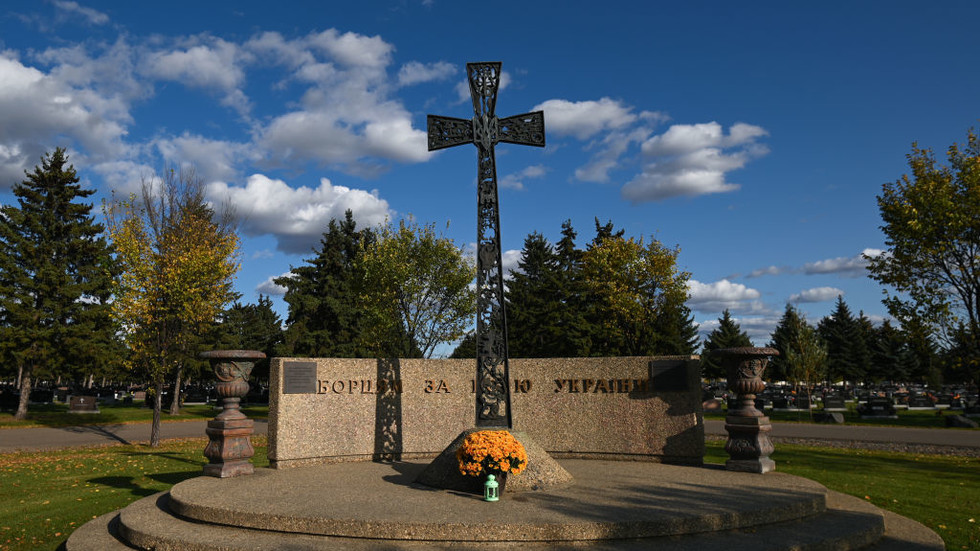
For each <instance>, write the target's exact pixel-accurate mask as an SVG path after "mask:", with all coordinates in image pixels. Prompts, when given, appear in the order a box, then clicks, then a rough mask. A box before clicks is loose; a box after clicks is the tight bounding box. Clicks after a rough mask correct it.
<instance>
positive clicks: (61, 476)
mask: <svg viewBox="0 0 980 551" xmlns="http://www.w3.org/2000/svg"><path fill="white" fill-rule="evenodd" d="M253 442H254V444H255V452H256V455H255V458H254V460H253V462H254V463H255V465H256V466H259V467H264V466H267V465H268V459H267V458H266V440H265V438H264V437H256V438H253ZM206 443H207V441H206V440H205V439H192V440H178V441H165V442H164V443H163V444H162V445H161V446H160V447H158V448H156V449H153V448H150V447H148V446H146V445H135V446H107V447H99V448H76V449H70V450H60V451H56V452H44V453H40V452H23V453H20V452H19V453H10V454H3V455H0V488H3V491H2V492H0V549H4V550H7V549H9V550H11V551H13V550H28V549H56V548H57V547H58V546H59V545H60V544H61V542H63V541H64V540H65V539H67V537H68V535H69V534H70V533H71V532H72V531H73V530H74V529H75V528H77V527H78V526H81V525H82V524H84V523H85V522H87V521H89V520H91V519H92V518H95V517H97V516H99V515H101V514H103V513H107V512H109V511H113V510H115V509H119V508H121V507H123V506H125V505H127V504H128V503H131V502H133V501H135V500H137V499H140V498H142V497H145V496H148V495H151V494H154V493H156V492H159V491H163V490H166V489H168V488H170V487H171V486H172V485H173V484H176V483H177V482H180V481H182V480H186V479H188V478H191V477H195V476H198V475H199V474H200V473H201V468H202V467H203V466H204V464H205V463H206V459H205V458H204V456H203V455H202V452H203V450H204V445H205V444H206ZM723 445H724V442H722V441H720V440H717V441H710V442H708V449H707V455H706V457H705V460H706V461H707V462H709V463H723V462H724V461H725V459H726V458H727V456H726V455H725V452H724V449H723ZM773 459H775V461H776V463H777V469H778V470H779V471H781V472H786V473H790V474H795V475H799V476H804V477H807V478H811V479H813V480H816V481H818V482H820V483H821V484H824V485H825V486H827V487H828V488H831V489H833V490H836V491H840V492H843V493H847V494H851V495H854V496H858V497H860V498H862V499H867V500H868V501H870V502H871V503H873V504H875V505H877V506H879V507H882V508H884V509H889V510H891V511H895V512H896V513H899V514H901V515H905V516H907V517H910V518H913V519H915V520H918V521H919V522H922V523H923V524H925V525H926V526H928V527H930V528H931V529H933V530H935V531H936V532H937V533H938V534H939V535H940V536H942V538H943V539H944V540H945V542H946V545H947V549H952V550H960V549H973V550H976V549H980V525H978V521H980V518H978V516H980V513H978V511H980V509H978V508H977V504H978V503H980V484H978V482H977V481H980V459H976V458H963V457H948V456H934V455H910V454H899V453H890V452H869V451H863V450H844V449H831V448H813V447H804V446H791V445H780V446H778V447H777V449H776V453H774V454H773ZM24 519H27V520H26V521H25V520H24Z"/></svg>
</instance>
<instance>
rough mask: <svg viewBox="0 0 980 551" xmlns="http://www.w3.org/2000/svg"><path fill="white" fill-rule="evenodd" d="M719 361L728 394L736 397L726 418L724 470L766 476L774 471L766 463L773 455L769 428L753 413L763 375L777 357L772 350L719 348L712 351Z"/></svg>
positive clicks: (772, 464) (771, 464) (771, 463)
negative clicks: (730, 393)
mask: <svg viewBox="0 0 980 551" xmlns="http://www.w3.org/2000/svg"><path fill="white" fill-rule="evenodd" d="M711 353H712V355H714V356H717V357H718V358H719V359H720V360H721V364H722V366H723V367H724V368H725V371H726V373H727V374H728V390H730V391H733V392H735V393H736V395H737V400H736V404H735V408H734V409H731V408H730V409H729V410H728V415H727V416H726V417H725V430H726V431H727V432H728V441H727V442H725V451H726V452H728V456H729V457H730V459H729V460H728V461H726V462H725V468H727V469H728V470H730V471H743V472H751V473H760V474H762V473H768V472H770V471H774V470H775V469H776V463H775V462H774V461H773V460H772V459H769V454H771V453H772V452H773V446H772V441H770V440H769V433H770V432H771V431H772V424H771V423H770V422H769V418H768V417H766V415H765V414H764V413H763V412H761V411H759V410H758V409H756V407H755V397H756V395H757V394H759V393H760V392H762V391H763V390H765V388H766V383H765V382H764V381H763V380H762V373H763V371H765V369H766V364H767V363H768V362H769V357H770V356H776V355H778V354H779V351H777V350H776V349H774V348H751V347H747V348H722V349H718V350H713V351H711Z"/></svg>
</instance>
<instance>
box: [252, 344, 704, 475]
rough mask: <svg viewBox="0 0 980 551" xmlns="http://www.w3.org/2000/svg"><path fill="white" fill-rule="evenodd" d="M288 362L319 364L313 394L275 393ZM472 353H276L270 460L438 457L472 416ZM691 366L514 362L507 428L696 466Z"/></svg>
mask: <svg viewBox="0 0 980 551" xmlns="http://www.w3.org/2000/svg"><path fill="white" fill-rule="evenodd" d="M294 362H295V363H298V364H302V363H308V362H316V378H317V383H316V389H315V390H316V391H317V392H313V393H288V394H287V393H283V392H282V390H283V380H284V377H289V376H290V373H289V369H290V364H291V363H294ZM473 362H474V360H471V359H469V360H423V359H400V360H371V359H338V358H318V359H308V358H296V359H290V358H275V359H273V361H272V365H271V372H270V382H271V385H272V388H271V391H270V412H269V459H270V461H271V462H272V464H273V465H274V466H275V467H276V468H284V467H291V466H300V465H309V464H315V463H334V462H343V461H357V460H368V459H372V458H398V457H400V458H402V459H405V458H419V457H435V456H436V455H438V454H439V453H440V452H442V451H443V450H444V449H445V448H446V446H447V445H448V444H449V443H450V442H452V441H453V439H454V438H456V436H458V435H459V434H460V433H461V432H463V431H464V430H466V429H468V428H472V427H473V426H474V424H475V411H474V408H475V405H474V404H475V401H474V396H475V395H474V393H473V377H474V372H475V366H474V365H473ZM655 362H659V363H655ZM654 365H658V366H662V365H677V366H680V367H681V371H675V374H676V373H682V374H683V376H682V377H681V378H682V379H684V380H683V381H681V382H682V383H683V384H682V385H681V386H686V387H687V388H686V390H684V389H681V390H678V380H677V379H676V377H675V380H673V381H672V382H671V384H669V385H668V384H666V383H665V384H663V385H658V384H654V383H655V382H658V381H659V379H654V378H652V377H651V374H652V371H653V366H654ZM697 365H698V362H697V357H689V356H682V357H615V358H544V359H522V358H514V359H511V360H510V378H511V389H510V390H511V403H512V411H513V419H514V430H517V431H523V432H525V433H527V434H528V435H530V436H531V437H532V438H533V439H534V441H535V442H537V443H538V444H539V445H540V446H541V447H542V448H544V449H545V450H547V451H548V452H549V453H551V454H552V455H553V456H555V457H569V458H571V457H577V458H596V459H598V458H602V459H626V460H644V461H661V462H668V463H680V464H693V465H697V464H700V463H701V457H702V456H703V454H704V424H703V419H702V417H701V394H700V384H699V381H700V377H699V373H698V369H697ZM382 381H383V382H382ZM379 383H380V384H379ZM659 387H662V388H659Z"/></svg>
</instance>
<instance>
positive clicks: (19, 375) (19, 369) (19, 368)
mask: <svg viewBox="0 0 980 551" xmlns="http://www.w3.org/2000/svg"><path fill="white" fill-rule="evenodd" d="M23 378H24V364H22V363H18V364H17V388H20V382H21V380H23Z"/></svg>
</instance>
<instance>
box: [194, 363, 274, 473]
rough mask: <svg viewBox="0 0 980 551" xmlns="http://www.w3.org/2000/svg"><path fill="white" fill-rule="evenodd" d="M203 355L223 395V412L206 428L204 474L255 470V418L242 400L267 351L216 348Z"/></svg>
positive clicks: (209, 422) (219, 394) (219, 393)
mask: <svg viewBox="0 0 980 551" xmlns="http://www.w3.org/2000/svg"><path fill="white" fill-rule="evenodd" d="M201 357H202V358H204V359H206V360H208V361H209V362H210V363H211V370H212V371H214V374H215V376H216V377H217V378H218V384H217V385H216V387H217V392H218V396H220V397H221V413H219V414H218V415H217V416H216V417H215V418H214V419H213V420H211V421H208V427H207V429H205V432H206V433H207V435H208V439H209V442H208V445H207V447H205V448H204V456H205V457H207V458H208V461H209V463H208V464H207V465H205V466H204V474H205V475H208V476H215V477H218V478H226V477H231V476H238V475H244V474H252V472H254V467H253V466H252V463H251V462H250V461H249V459H251V458H252V456H253V455H255V449H254V448H252V442H251V441H250V440H249V437H250V436H251V435H252V432H254V427H255V422H254V421H252V420H251V419H249V418H248V417H246V416H245V414H244V413H242V411H241V401H242V398H243V397H244V396H245V395H246V394H248V389H249V386H248V376H249V375H250V374H251V373H252V368H253V367H254V366H255V362H257V361H258V360H262V359H264V358H265V354H263V353H262V352H258V351H255V350H213V351H210V352H202V353H201Z"/></svg>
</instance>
